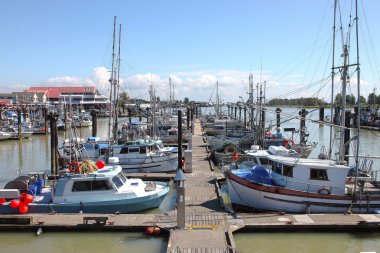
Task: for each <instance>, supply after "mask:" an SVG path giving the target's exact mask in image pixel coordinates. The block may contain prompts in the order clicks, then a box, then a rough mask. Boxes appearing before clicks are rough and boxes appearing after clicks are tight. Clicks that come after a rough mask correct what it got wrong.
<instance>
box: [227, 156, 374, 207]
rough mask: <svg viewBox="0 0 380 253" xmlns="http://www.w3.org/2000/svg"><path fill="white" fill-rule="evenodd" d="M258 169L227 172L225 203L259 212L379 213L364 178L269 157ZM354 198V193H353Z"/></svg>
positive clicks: (311, 162)
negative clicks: (265, 165)
mask: <svg viewBox="0 0 380 253" xmlns="http://www.w3.org/2000/svg"><path fill="white" fill-rule="evenodd" d="M267 158H268V159H269V161H270V162H271V163H272V168H271V170H270V171H269V172H268V170H267V169H266V168H265V167H263V166H253V167H248V168H247V167H245V168H240V169H237V170H230V171H227V173H226V177H227V188H228V194H229V197H230V200H231V203H232V204H233V205H236V206H240V207H248V208H252V209H255V210H259V211H276V212H279V211H283V212H292V213H305V212H313V213H346V212H358V213H368V212H375V211H376V210H379V209H380V189H379V185H378V183H377V182H376V180H375V178H373V177H371V176H370V175H369V174H368V173H363V174H362V175H361V176H359V177H355V174H351V175H352V176H350V173H352V170H353V168H352V167H350V166H347V165H340V164H337V163H336V162H335V161H332V160H320V159H308V158H296V157H284V156H275V155H271V156H268V157H267ZM355 192H356V193H355Z"/></svg>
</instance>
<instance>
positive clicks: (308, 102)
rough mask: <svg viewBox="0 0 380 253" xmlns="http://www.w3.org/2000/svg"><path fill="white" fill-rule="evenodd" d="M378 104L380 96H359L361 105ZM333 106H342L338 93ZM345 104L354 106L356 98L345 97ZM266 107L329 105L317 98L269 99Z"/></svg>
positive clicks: (371, 94)
mask: <svg viewBox="0 0 380 253" xmlns="http://www.w3.org/2000/svg"><path fill="white" fill-rule="evenodd" d="M367 101H368V104H380V95H377V96H376V94H374V93H370V94H369V95H368V98H367V99H366V98H365V97H363V96H360V102H361V104H367ZM334 104H336V105H340V104H342V95H341V94H340V93H338V94H336V95H335V99H334ZM346 104H347V105H355V104H357V98H356V97H355V96H354V95H353V94H348V95H346ZM267 105H269V106H277V105H283V106H322V105H330V103H327V102H326V101H325V100H323V99H319V98H303V97H301V98H291V99H288V98H283V99H281V98H275V99H271V100H270V101H269V102H268V103H267Z"/></svg>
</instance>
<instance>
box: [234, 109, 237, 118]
mask: <svg viewBox="0 0 380 253" xmlns="http://www.w3.org/2000/svg"><path fill="white" fill-rule="evenodd" d="M236 113H237V107H236V106H235V117H234V119H235V120H236Z"/></svg>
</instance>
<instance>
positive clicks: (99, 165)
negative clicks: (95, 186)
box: [96, 160, 106, 169]
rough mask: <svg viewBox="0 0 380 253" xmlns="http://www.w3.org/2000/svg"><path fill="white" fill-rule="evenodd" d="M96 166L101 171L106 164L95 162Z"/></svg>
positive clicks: (100, 161)
mask: <svg viewBox="0 0 380 253" xmlns="http://www.w3.org/2000/svg"><path fill="white" fill-rule="evenodd" d="M96 166H98V168H99V169H103V168H104V166H106V163H105V162H104V161H102V160H99V161H97V162H96Z"/></svg>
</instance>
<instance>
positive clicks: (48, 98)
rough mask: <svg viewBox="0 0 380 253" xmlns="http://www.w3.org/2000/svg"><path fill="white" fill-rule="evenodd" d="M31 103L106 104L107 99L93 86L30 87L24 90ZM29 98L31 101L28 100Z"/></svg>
mask: <svg viewBox="0 0 380 253" xmlns="http://www.w3.org/2000/svg"><path fill="white" fill-rule="evenodd" d="M23 93H25V94H26V96H25V97H26V98H27V100H29V101H28V102H31V103H50V104H53V103H63V102H65V103H66V104H75V105H95V104H96V105H106V104H107V103H108V99H107V97H106V96H104V95H101V94H100V93H99V92H98V91H97V90H96V88H95V87H94V86H81V87H57V86H55V87H54V86H52V87H47V86H40V87H30V88H29V89H27V90H24V92H23ZM30 100H31V101H30Z"/></svg>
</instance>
